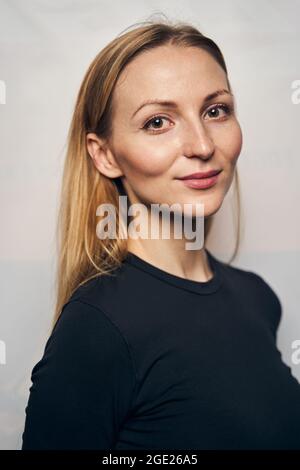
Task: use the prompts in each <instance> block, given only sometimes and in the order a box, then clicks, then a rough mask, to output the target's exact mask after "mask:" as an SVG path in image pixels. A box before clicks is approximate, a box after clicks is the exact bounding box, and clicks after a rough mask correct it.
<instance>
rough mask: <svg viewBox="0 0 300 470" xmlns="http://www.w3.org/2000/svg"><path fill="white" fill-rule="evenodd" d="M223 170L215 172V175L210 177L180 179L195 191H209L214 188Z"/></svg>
mask: <svg viewBox="0 0 300 470" xmlns="http://www.w3.org/2000/svg"><path fill="white" fill-rule="evenodd" d="M221 171H222V170H219V171H218V172H215V174H214V175H212V176H208V177H205V178H204V177H193V176H192V175H191V177H187V178H184V179H182V178H180V180H181V181H182V182H183V183H184V184H185V185H186V186H188V187H189V188H193V189H208V188H211V187H212V186H214V185H215V184H216V183H217V181H218V177H219V174H220V173H221Z"/></svg>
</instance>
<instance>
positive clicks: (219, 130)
mask: <svg viewBox="0 0 300 470" xmlns="http://www.w3.org/2000/svg"><path fill="white" fill-rule="evenodd" d="M220 90H227V93H226V92H225V91H224V92H223V91H222V92H220ZM217 91H219V92H220V94H219V95H218V96H216V97H214V98H212V99H210V100H209V101H207V97H208V95H211V94H212V93H215V92H217ZM155 99H156V100H160V101H162V100H163V101H168V102H174V103H176V105H175V104H174V105H171V104H167V105H163V104H148V105H145V106H142V104H143V103H144V102H145V101H147V100H155ZM113 109H114V116H113V134H112V137H111V141H110V152H111V156H112V157H113V159H114V160H115V162H116V165H117V167H118V169H119V173H118V174H117V175H116V173H113V172H112V171H110V170H109V169H108V168H104V166H103V165H102V166H101V171H102V172H103V173H106V175H107V176H109V177H114V176H118V175H120V176H122V181H123V185H124V187H125V190H126V193H127V195H128V197H129V200H130V202H131V203H134V202H139V203H144V204H147V205H149V204H152V203H156V204H168V205H169V206H171V205H172V204H174V203H180V205H181V207H182V209H183V208H184V206H183V204H193V205H194V204H195V203H199V202H200V203H202V204H204V215H205V216H209V215H212V214H213V213H215V212H216V211H217V210H218V209H219V207H220V206H221V204H222V202H223V199H224V197H225V195H226V193H227V191H228V189H229V187H230V185H231V183H232V179H233V176H234V168H235V164H236V161H237V159H238V156H239V154H240V151H241V146H242V133H241V128H240V126H239V123H238V121H237V118H236V116H235V112H234V100H233V97H232V95H231V94H230V92H229V87H228V83H227V80H226V74H225V72H224V71H223V69H222V68H221V67H220V65H219V64H218V63H217V62H216V61H215V60H214V59H213V58H212V57H211V56H210V55H209V53H207V52H206V51H204V50H201V49H199V48H196V47H188V48H187V47H178V46H174V45H172V46H171V45H167V46H160V47H157V48H155V49H152V50H150V51H146V52H143V53H142V54H140V55H139V56H137V57H136V58H135V59H134V60H133V61H132V62H131V63H130V64H128V65H127V67H126V68H125V69H124V70H123V71H122V73H121V75H120V77H119V80H118V82H117V84H116V87H115V90H114V96H113ZM210 170H222V171H221V173H220V174H219V175H218V177H217V182H216V183H215V184H214V185H213V186H211V187H209V188H206V189H195V188H192V187H189V186H187V185H186V184H185V183H184V182H183V181H182V180H180V179H179V178H182V177H183V176H186V175H190V174H192V173H196V172H207V171H210ZM193 213H195V211H194V210H193Z"/></svg>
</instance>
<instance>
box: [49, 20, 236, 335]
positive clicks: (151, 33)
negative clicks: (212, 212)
mask: <svg viewBox="0 0 300 470" xmlns="http://www.w3.org/2000/svg"><path fill="white" fill-rule="evenodd" d="M132 26H135V28H133V29H132V30H130V29H129V31H126V30H125V32H124V31H123V32H122V34H120V35H118V36H117V37H116V38H115V39H114V40H112V41H111V42H110V43H109V44H107V45H106V46H105V47H104V49H102V50H101V51H100V52H99V53H98V54H97V56H96V57H95V58H94V60H93V61H92V63H91V64H90V66H89V68H88V70H87V72H86V74H85V76H84V78H83V81H82V83H81V86H80V89H79V92H78V95H77V99H76V103H75V108H74V112H73V116H72V120H71V124H70V129H69V132H68V146H67V152H66V158H65V162H64V169H63V177H62V182H61V193H60V206H59V213H58V218H57V227H56V241H57V255H58V258H57V273H56V278H55V284H56V285H55V288H56V305H55V314H54V318H53V324H52V328H54V325H55V323H56V321H57V320H58V318H59V316H60V313H61V310H62V308H63V306H64V304H65V303H66V302H67V301H68V300H69V298H70V297H71V295H72V293H73V292H74V291H75V290H76V289H77V288H78V287H79V286H81V285H83V284H84V283H86V282H87V281H89V280H90V279H92V278H94V277H97V276H101V275H104V274H107V275H109V274H110V273H112V272H113V271H114V269H115V268H116V267H118V266H120V265H121V263H122V261H123V260H124V258H126V255H127V241H126V238H125V239H124V238H118V237H116V238H106V239H100V238H99V237H97V234H96V230H95V215H96V209H97V207H98V205H99V204H102V203H109V204H113V205H114V206H115V209H116V222H117V224H116V225H117V231H118V228H119V227H118V220H119V195H120V194H122V193H123V194H124V192H123V188H122V183H121V180H120V178H116V179H115V180H113V179H110V178H108V177H106V176H105V175H103V174H100V172H99V171H98V170H97V169H96V167H95V165H94V163H93V161H92V158H90V156H89V154H88V151H87V145H86V135H87V133H88V132H95V133H96V134H97V135H98V136H99V137H101V138H104V139H108V138H109V137H110V136H111V133H112V126H113V119H112V113H113V109H112V94H113V91H114V88H115V85H116V82H117V80H118V77H119V75H120V73H121V71H122V70H123V69H124V68H125V67H126V65H127V64H128V63H129V62H130V61H131V60H132V59H133V58H134V57H136V56H137V55H138V54H141V53H142V52H143V51H145V50H148V49H153V48H155V47H158V46H161V45H165V44H174V45H178V46H183V47H190V46H193V47H199V48H201V49H204V50H206V51H207V52H208V53H209V54H211V55H212V57H213V58H214V59H215V60H216V61H217V62H218V64H219V65H220V66H221V67H222V69H223V70H224V71H225V73H226V77H227V81H228V86H229V89H231V87H230V84H229V80H228V74H227V68H226V65H225V61H224V58H223V55H222V53H221V51H220V49H219V47H218V46H217V45H216V43H215V42H214V41H213V40H212V39H210V38H208V37H206V36H204V35H203V34H202V33H200V31H199V30H198V29H197V28H195V27H194V26H192V25H190V24H187V23H181V22H177V23H176V24H172V23H171V22H170V21H169V20H168V21H164V20H159V21H151V20H148V21H143V22H141V23H137V24H134V25H132ZM129 28H131V27H129ZM127 29H128V28H127ZM234 180H235V189H236V201H237V205H238V211H237V221H238V224H237V227H238V230H237V237H236V244H235V249H234V253H233V256H232V257H231V259H230V261H229V263H230V262H232V260H233V259H234V258H235V256H236V254H237V251H238V247H239V237H240V235H239V234H240V196H239V192H240V189H239V182H238V174H237V168H235V174H234ZM212 221H213V217H212V216H211V217H208V218H207V220H206V222H205V233H204V236H205V242H206V240H207V236H208V234H209V232H210V229H211V225H212Z"/></svg>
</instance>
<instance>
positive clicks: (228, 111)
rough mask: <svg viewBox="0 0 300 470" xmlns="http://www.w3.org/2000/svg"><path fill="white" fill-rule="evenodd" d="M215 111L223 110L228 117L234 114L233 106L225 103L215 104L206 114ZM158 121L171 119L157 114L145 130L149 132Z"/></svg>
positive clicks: (149, 120)
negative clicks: (151, 126)
mask: <svg viewBox="0 0 300 470" xmlns="http://www.w3.org/2000/svg"><path fill="white" fill-rule="evenodd" d="M213 109H222V110H223V111H225V113H226V114H227V115H230V114H231V113H232V110H233V107H232V106H231V105H228V104H224V103H219V104H214V105H213V106H211V107H210V108H208V109H207V110H206V113H208V112H210V111H211V110H213ZM156 119H169V118H168V117H166V116H162V115H160V114H157V115H155V116H153V117H152V118H151V119H148V121H147V122H146V123H145V124H144V126H143V129H145V130H146V131H147V130H148V129H149V126H150V125H151V123H152V122H153V121H155V120H156ZM212 119H213V120H214V119H215V118H212ZM157 130H160V128H158V129H157ZM154 132H155V129H154Z"/></svg>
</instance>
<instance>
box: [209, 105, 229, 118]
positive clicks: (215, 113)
mask: <svg viewBox="0 0 300 470" xmlns="http://www.w3.org/2000/svg"><path fill="white" fill-rule="evenodd" d="M220 111H223V112H224V113H225V115H229V114H230V113H231V108H230V106H228V105H227V104H216V105H214V106H212V107H211V108H210V109H209V110H208V111H207V112H206V114H208V115H210V117H211V118H212V119H217V118H219V117H220ZM221 117H222V116H221Z"/></svg>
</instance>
